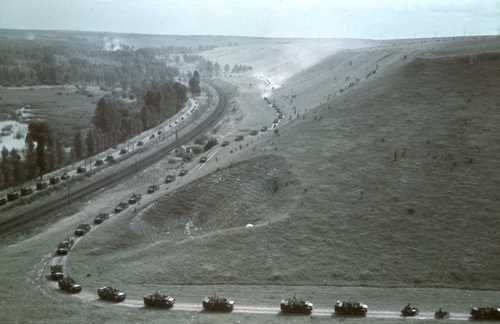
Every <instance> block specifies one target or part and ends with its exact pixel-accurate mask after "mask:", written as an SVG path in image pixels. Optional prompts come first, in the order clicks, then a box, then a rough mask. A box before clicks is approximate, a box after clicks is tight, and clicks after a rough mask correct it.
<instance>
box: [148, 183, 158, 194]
mask: <svg viewBox="0 0 500 324" xmlns="http://www.w3.org/2000/svg"><path fill="white" fill-rule="evenodd" d="M158 189H159V187H158V186H157V185H151V186H149V187H148V194H152V193H154V192H155V191H157V190H158Z"/></svg>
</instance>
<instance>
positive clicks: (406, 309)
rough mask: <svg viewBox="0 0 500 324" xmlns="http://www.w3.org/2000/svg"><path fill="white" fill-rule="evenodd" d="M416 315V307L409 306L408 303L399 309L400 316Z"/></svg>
mask: <svg viewBox="0 0 500 324" xmlns="http://www.w3.org/2000/svg"><path fill="white" fill-rule="evenodd" d="M417 315H418V308H416V307H413V306H411V305H410V304H408V305H406V306H405V307H404V308H403V309H402V310H401V316H405V317H406V316H417Z"/></svg>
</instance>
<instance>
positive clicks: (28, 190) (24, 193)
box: [21, 187, 33, 197]
mask: <svg viewBox="0 0 500 324" xmlns="http://www.w3.org/2000/svg"><path fill="white" fill-rule="evenodd" d="M32 193H33V189H32V188H30V187H23V188H21V197H25V196H29V195H31V194H32Z"/></svg>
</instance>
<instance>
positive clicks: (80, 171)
mask: <svg viewBox="0 0 500 324" xmlns="http://www.w3.org/2000/svg"><path fill="white" fill-rule="evenodd" d="M85 172H87V169H86V168H85V167H82V166H79V167H78V169H76V173H78V174H82V173H85Z"/></svg>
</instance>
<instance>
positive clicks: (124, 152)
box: [120, 148, 128, 155]
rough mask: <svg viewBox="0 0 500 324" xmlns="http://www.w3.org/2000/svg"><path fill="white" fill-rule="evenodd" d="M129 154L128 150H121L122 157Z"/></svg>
mask: <svg viewBox="0 0 500 324" xmlns="http://www.w3.org/2000/svg"><path fill="white" fill-rule="evenodd" d="M127 153H128V151H127V149H124V148H122V149H121V150H120V155H123V154H127Z"/></svg>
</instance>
